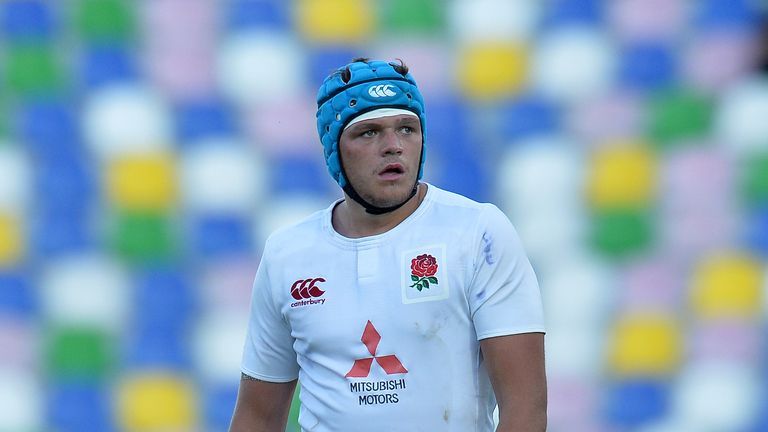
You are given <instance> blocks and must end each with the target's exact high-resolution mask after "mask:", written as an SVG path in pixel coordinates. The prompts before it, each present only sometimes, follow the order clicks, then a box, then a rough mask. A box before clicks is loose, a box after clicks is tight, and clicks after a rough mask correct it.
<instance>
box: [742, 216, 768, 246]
mask: <svg viewBox="0 0 768 432" xmlns="http://www.w3.org/2000/svg"><path fill="white" fill-rule="evenodd" d="M746 232H747V239H746V242H747V245H748V246H749V247H750V248H751V249H752V250H753V251H755V252H756V253H757V254H759V255H760V256H762V257H765V258H768V209H760V210H757V211H755V212H753V213H752V214H751V215H750V216H749V223H748V224H747V226H746Z"/></svg>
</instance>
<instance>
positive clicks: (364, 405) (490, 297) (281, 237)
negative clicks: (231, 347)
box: [242, 185, 544, 432]
mask: <svg viewBox="0 0 768 432" xmlns="http://www.w3.org/2000/svg"><path fill="white" fill-rule="evenodd" d="M336 204H337V203H334V204H333V205H331V206H330V207H328V208H327V209H325V210H323V211H319V212H317V213H315V214H313V215H312V216H310V217H308V218H307V219H305V220H303V221H302V222H300V223H298V224H296V225H293V226H291V227H289V228H286V229H282V230H280V231H277V232H275V233H274V234H273V235H271V236H270V238H269V239H268V240H267V242H266V246H265V250H264V255H263V258H262V261H261V264H260V265H259V269H258V272H257V274H256V279H255V282H254V290H253V299H252V305H251V318H250V323H249V327H248V334H247V338H246V343H245V350H244V354H243V362H242V371H243V373H245V374H247V375H250V376H253V377H255V378H258V379H261V380H264V381H272V382H287V381H291V380H294V379H296V378H298V379H299V383H300V384H301V393H300V398H301V411H300V414H299V423H300V425H301V427H302V429H303V430H304V431H313V432H315V431H317V432H326V431H334V432H339V431H355V432H357V431H367V432H372V431H374V432H375V431H382V432H393V431H396V432H400V431H403V432H406V431H429V432H435V431H458V432H468V431H481V432H485V431H491V430H493V420H492V413H493V410H494V408H495V406H496V400H495V397H494V394H493V389H492V387H491V384H490V381H489V378H488V374H487V372H486V369H485V367H484V364H483V358H482V355H481V353H480V346H479V342H478V341H479V340H480V339H484V338H488V337H493V336H501V335H509V334H517V333H528V332H544V323H543V316H542V315H543V314H542V307H541V296H540V293H539V288H538V284H537V282H536V276H535V275H534V272H533V270H532V268H531V265H530V263H529V261H528V259H527V257H526V255H525V253H524V251H523V249H522V246H521V243H520V240H519V238H518V236H517V233H516V232H515V230H514V228H513V227H512V224H511V223H510V222H509V220H508V219H507V217H506V216H505V215H504V214H503V213H502V212H501V211H500V210H499V209H498V208H496V207H495V206H494V205H492V204H480V203H476V202H474V201H471V200H469V199H467V198H465V197H462V196H460V195H457V194H453V193H450V192H447V191H444V190H441V189H438V188H437V187H435V186H432V185H429V188H428V190H427V194H426V197H425V198H424V201H423V202H422V203H421V205H420V206H419V208H418V209H417V210H416V211H415V212H414V213H413V214H411V215H410V216H409V217H408V218H407V219H405V220H404V221H403V222H401V223H400V224H399V225H398V226H396V227H395V228H393V229H391V230H389V231H388V232H386V233H383V234H379V235H375V236H370V237H364V238H358V239H351V238H347V237H344V236H342V235H340V234H338V233H337V232H336V231H335V230H334V229H333V227H332V225H331V212H332V210H333V207H334V206H335V205H336Z"/></svg>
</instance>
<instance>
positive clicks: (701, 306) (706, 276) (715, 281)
mask: <svg viewBox="0 0 768 432" xmlns="http://www.w3.org/2000/svg"><path fill="white" fill-rule="evenodd" d="M763 278H764V274H763V270H762V268H761V266H760V264H759V262H758V261H757V260H755V259H753V258H751V257H750V256H747V255H741V254H738V253H732V254H723V255H719V256H716V257H710V258H708V259H705V260H703V261H702V262H701V263H699V265H698V266H697V268H696V270H695V273H694V275H693V283H692V286H691V292H690V295H691V307H692V309H693V311H694V313H695V314H696V315H697V316H699V317H700V318H702V319H718V318H747V319H750V318H755V319H757V318H759V315H760V311H761V308H762V285H763V280H764V279H763Z"/></svg>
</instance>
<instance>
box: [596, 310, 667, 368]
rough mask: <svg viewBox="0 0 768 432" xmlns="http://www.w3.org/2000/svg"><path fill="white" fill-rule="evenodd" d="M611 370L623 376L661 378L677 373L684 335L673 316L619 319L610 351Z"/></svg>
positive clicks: (651, 315)
mask: <svg viewBox="0 0 768 432" xmlns="http://www.w3.org/2000/svg"><path fill="white" fill-rule="evenodd" d="M608 353H609V369H610V370H611V371H612V372H613V373H614V374H616V375H620V376H660V375H668V374H670V373H673V372H674V371H675V368H676V367H677V366H678V364H679V362H680V358H681V353H682V336H681V334H680V328H679V326H678V324H677V323H676V322H675V321H674V320H673V319H672V317H669V316H665V315H654V314H640V313H638V314H635V315H628V316H625V317H622V318H620V319H619V321H618V322H617V323H616V326H615V327H614V329H613V337H612V338H611V341H610V346H609V348H608Z"/></svg>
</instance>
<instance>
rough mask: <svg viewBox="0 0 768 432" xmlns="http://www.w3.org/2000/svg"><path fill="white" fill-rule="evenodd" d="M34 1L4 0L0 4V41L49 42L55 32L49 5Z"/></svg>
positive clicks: (48, 3)
mask: <svg viewBox="0 0 768 432" xmlns="http://www.w3.org/2000/svg"><path fill="white" fill-rule="evenodd" d="M53 4H55V3H50V2H45V1H35V0H6V1H4V2H2V3H0V31H2V36H0V39H6V40H9V41H30V40H33V41H39V40H49V39H51V38H52V37H53V33H54V31H55V20H54V16H53V13H52V11H51V7H50V5H53Z"/></svg>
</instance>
